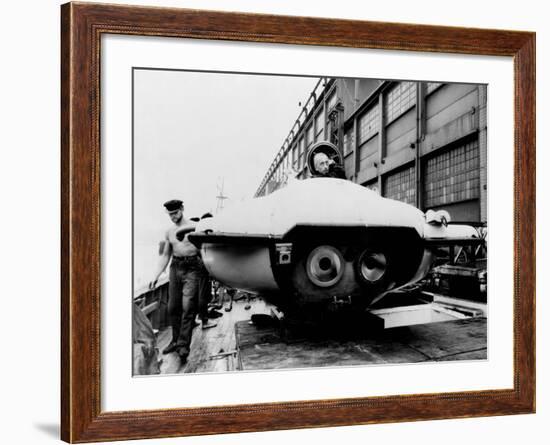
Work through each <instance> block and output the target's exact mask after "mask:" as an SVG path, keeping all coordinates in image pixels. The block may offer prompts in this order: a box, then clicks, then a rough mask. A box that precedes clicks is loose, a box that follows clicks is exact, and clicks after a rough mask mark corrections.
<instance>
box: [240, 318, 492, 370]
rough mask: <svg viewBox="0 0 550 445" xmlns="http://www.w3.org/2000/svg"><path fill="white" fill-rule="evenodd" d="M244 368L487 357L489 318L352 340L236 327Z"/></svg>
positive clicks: (242, 325) (377, 333) (373, 333)
mask: <svg viewBox="0 0 550 445" xmlns="http://www.w3.org/2000/svg"><path fill="white" fill-rule="evenodd" d="M236 331H237V342H238V344H239V359H240V363H239V364H240V369H242V370H246V371H249V370H261V369H289V368H311V367H325V366H354V365H372V364H384V363H419V362H428V361H448V360H483V359H486V358H487V319H486V318H482V317H480V318H470V319H463V320H453V321H444V322H437V323H429V324H423V325H414V326H406V327H398V328H391V329H382V330H376V331H370V332H368V333H365V334H364V335H362V336H361V337H357V336H355V337H354V338H349V339H339V340H333V339H328V338H325V339H322V338H321V339H319V338H317V339H314V338H308V337H307V336H302V337H301V338H296V337H295V338H288V336H286V338H283V337H282V335H284V334H283V333H282V332H281V330H280V329H274V328H265V329H258V328H256V327H255V326H251V325H250V324H246V323H237V326H236Z"/></svg>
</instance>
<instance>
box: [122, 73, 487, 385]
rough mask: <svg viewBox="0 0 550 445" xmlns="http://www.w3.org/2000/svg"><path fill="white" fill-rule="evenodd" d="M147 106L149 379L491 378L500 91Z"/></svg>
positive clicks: (225, 89)
mask: <svg viewBox="0 0 550 445" xmlns="http://www.w3.org/2000/svg"><path fill="white" fill-rule="evenodd" d="M132 92H133V96H132V107H133V116H132V119H133V121H132V128H133V135H132V137H133V150H132V162H133V163H132V169H133V171H132V177H133V202H132V208H133V227H132V235H133V251H132V253H133V278H132V280H133V302H132V311H133V312H132V314H133V315H132V320H133V332H132V354H133V369H132V374H133V375H134V376H144V375H159V374H161V375H174V374H189V373H223V372H243V371H270V370H289V371H290V370H293V369H303V368H324V367H349V366H373V365H376V366H389V365H404V364H420V365H421V364H423V363H435V362H448V361H472V360H487V357H488V348H487V319H488V302H487V245H486V243H487V233H488V226H487V143H488V141H487V102H488V100H487V92H488V86H487V85H485V84H472V83H445V82H439V81H437V79H374V78H372V79H371V78H337V77H328V76H327V77H318V76H310V75H307V73H304V75H303V76H296V75H292V76H291V75H288V76H285V75H271V74H266V73H239V72H212V71H186V70H168V69H163V68H151V67H147V68H139V67H136V68H134V69H133V71H132Z"/></svg>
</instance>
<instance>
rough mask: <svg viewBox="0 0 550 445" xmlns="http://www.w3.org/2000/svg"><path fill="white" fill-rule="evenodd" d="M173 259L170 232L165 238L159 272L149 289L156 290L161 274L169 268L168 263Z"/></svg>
mask: <svg viewBox="0 0 550 445" xmlns="http://www.w3.org/2000/svg"><path fill="white" fill-rule="evenodd" d="M171 257H172V244H171V243H170V241H169V240H168V232H166V234H165V237H164V248H163V250H162V254H161V255H160V257H159V261H158V265H157V270H156V272H155V275H154V278H153V280H152V281H151V282H150V283H149V289H154V288H155V287H156V285H157V281H158V279H159V277H160V276H161V274H162V273H163V272H164V270H165V269H166V266H168V263H169V262H170V258H171Z"/></svg>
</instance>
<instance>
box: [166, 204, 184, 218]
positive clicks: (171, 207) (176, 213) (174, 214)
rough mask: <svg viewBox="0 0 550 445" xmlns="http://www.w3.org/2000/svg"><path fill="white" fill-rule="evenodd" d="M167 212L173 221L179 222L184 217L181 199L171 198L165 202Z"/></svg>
mask: <svg viewBox="0 0 550 445" xmlns="http://www.w3.org/2000/svg"><path fill="white" fill-rule="evenodd" d="M164 207H165V208H166V213H168V216H169V217H170V219H171V220H172V222H173V223H179V222H180V221H181V219H182V218H183V202H182V201H180V200H179V199H171V200H170V201H166V202H165V203H164Z"/></svg>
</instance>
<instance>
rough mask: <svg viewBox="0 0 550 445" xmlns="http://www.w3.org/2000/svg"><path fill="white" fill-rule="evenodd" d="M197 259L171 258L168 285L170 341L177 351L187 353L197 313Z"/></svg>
mask: <svg viewBox="0 0 550 445" xmlns="http://www.w3.org/2000/svg"><path fill="white" fill-rule="evenodd" d="M199 261H200V260H199V259H198V257H197V261H196V262H193V261H185V262H183V261H179V260H177V259H175V258H174V259H172V264H171V265H170V283H169V285H168V316H169V319H170V325H171V326H172V341H174V342H176V343H177V345H178V346H179V353H180V354H182V353H187V354H189V347H190V345H191V335H192V333H193V324H194V322H195V316H196V314H197V292H198V286H199V278H200V267H201V264H199Z"/></svg>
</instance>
